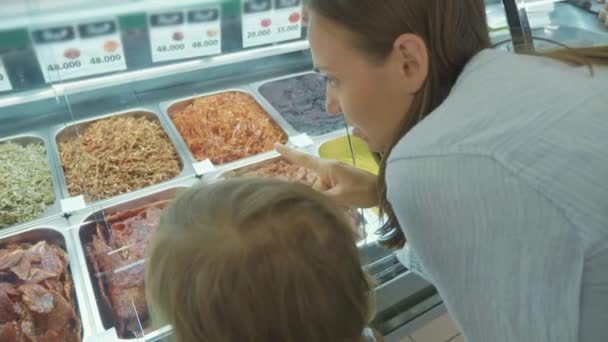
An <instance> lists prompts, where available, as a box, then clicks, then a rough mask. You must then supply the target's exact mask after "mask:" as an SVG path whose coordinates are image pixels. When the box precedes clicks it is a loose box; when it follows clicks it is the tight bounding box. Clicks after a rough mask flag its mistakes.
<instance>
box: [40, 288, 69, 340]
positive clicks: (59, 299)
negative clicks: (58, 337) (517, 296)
mask: <svg viewBox="0 0 608 342" xmlns="http://www.w3.org/2000/svg"><path fill="white" fill-rule="evenodd" d="M50 295H51V298H53V302H54V303H55V305H54V309H53V310H51V311H50V312H47V313H44V314H35V315H34V322H35V323H36V327H37V328H38V329H41V330H42V331H49V330H55V331H64V330H66V328H67V327H68V326H69V323H70V320H72V319H73V318H74V317H76V313H75V312H74V309H73V307H72V305H71V304H70V303H69V302H68V301H67V300H66V299H65V298H63V296H62V295H61V294H60V293H57V292H53V293H52V294H50ZM66 331H67V330H66Z"/></svg>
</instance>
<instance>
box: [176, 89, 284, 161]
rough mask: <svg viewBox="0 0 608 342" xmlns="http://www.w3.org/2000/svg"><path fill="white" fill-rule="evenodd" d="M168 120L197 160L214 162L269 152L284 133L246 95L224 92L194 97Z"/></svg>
mask: <svg viewBox="0 0 608 342" xmlns="http://www.w3.org/2000/svg"><path fill="white" fill-rule="evenodd" d="M170 114H171V119H172V120H173V123H174V124H175V127H176V128H177V130H178V131H179V133H180V134H181V135H182V137H183V138H184V141H185V142H186V144H187V145H188V147H189V148H190V151H191V152H192V154H193V155H194V157H195V158H196V159H197V160H204V159H209V160H211V162H213V163H214V164H216V165H219V164H225V163H229V162H232V161H235V160H238V159H242V158H246V157H249V156H253V155H256V154H259V153H263V152H267V151H271V150H272V149H273V147H274V144H275V143H285V142H286V141H287V136H286V135H285V133H284V132H283V131H282V130H281V129H280V128H279V127H278V126H277V125H276V123H274V122H273V121H272V119H271V118H270V117H269V116H268V114H267V113H266V112H265V111H264V109H262V107H261V106H260V105H259V104H258V103H257V102H256V101H255V100H254V99H253V98H252V97H251V96H249V95H247V94H244V93H241V92H236V91H235V92H227V93H221V94H217V95H210V96H205V97H200V98H197V99H194V100H193V101H192V103H191V104H190V105H188V106H187V107H186V108H184V109H182V110H179V111H174V112H172V113H170Z"/></svg>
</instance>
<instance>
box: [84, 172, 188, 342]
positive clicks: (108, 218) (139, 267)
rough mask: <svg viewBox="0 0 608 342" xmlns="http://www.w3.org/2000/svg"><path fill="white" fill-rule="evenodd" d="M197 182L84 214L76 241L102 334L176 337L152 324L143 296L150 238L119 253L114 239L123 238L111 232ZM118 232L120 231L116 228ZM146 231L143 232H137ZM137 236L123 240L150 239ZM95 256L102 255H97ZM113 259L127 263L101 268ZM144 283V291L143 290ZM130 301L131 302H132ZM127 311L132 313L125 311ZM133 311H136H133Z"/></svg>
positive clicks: (152, 337) (122, 336)
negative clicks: (99, 245)
mask: <svg viewBox="0 0 608 342" xmlns="http://www.w3.org/2000/svg"><path fill="white" fill-rule="evenodd" d="M195 182H196V180H189V181H187V182H183V183H181V184H182V185H181V186H176V187H168V188H166V189H164V190H162V191H160V192H157V193H153V194H150V195H147V196H144V197H140V198H137V199H135V200H131V201H126V202H123V203H120V204H117V205H113V206H109V207H106V208H104V209H101V210H98V211H90V212H88V213H84V214H82V218H77V219H76V220H78V221H79V222H81V224H80V228H79V229H78V231H77V233H76V234H75V236H76V239H79V240H80V244H79V246H78V247H77V250H78V251H77V252H78V255H79V257H80V258H81V259H82V260H83V262H82V263H83V265H86V266H85V267H86V269H87V271H88V276H86V277H84V278H85V279H84V284H85V289H86V292H87V295H88V297H89V298H91V300H90V302H91V303H90V306H91V310H92V311H93V318H94V321H95V326H96V329H97V331H98V332H100V331H105V330H108V329H112V328H115V329H116V331H117V333H118V338H119V339H121V340H133V339H138V338H142V337H144V334H145V339H146V340H150V339H156V338H159V337H161V336H165V335H167V334H169V333H170V329H169V328H168V327H165V328H163V329H160V330H153V328H152V326H151V324H150V321H149V317H148V312H147V306H146V304H145V296H144V291H143V289H144V287H143V270H144V259H143V258H141V259H140V258H139V256H140V255H142V251H144V252H145V246H146V240H145V238H144V239H142V240H141V242H138V243H133V244H129V245H124V246H120V247H119V248H114V247H118V246H110V244H111V239H110V235H111V234H117V233H116V230H113V228H111V224H110V223H109V222H111V223H112V224H115V223H117V222H125V221H126V219H127V218H128V217H131V218H133V217H135V216H137V214H138V213H142V211H141V210H138V209H140V208H143V207H148V206H154V205H155V204H158V203H164V202H167V201H170V200H171V199H172V198H173V197H174V196H175V195H176V193H177V192H178V191H180V190H183V189H186V188H188V187H189V186H191V185H193V184H195ZM117 214H118V215H121V216H123V217H122V218H121V219H118V220H114V218H115V217H116V216H118V215H117ZM113 216H114V217H113ZM146 219H148V218H146ZM150 222H151V221H150ZM149 227H151V226H149ZM115 228H116V226H114V229H115ZM126 229H128V228H125V230H126ZM133 231H134V230H133ZM141 232H142V231H138V232H137V233H141ZM137 233H133V234H132V235H128V234H125V235H122V236H129V237H130V238H132V239H138V238H139V237H141V236H147V235H138V234H137ZM100 238H101V241H104V242H105V243H107V246H108V247H110V249H108V253H107V256H101V255H100V254H98V252H99V249H95V248H93V243H94V240H95V239H97V241H98V242H99V241H100V240H99V239H100ZM114 238H116V239H115V240H112V241H118V240H120V241H127V239H118V238H117V237H116V236H114ZM138 241H139V240H138ZM142 249H143V250H142ZM90 252H94V253H97V254H96V255H92V254H91V253H90ZM123 256H124V258H123ZM94 257H96V260H94V259H93V258H94ZM100 257H101V258H100ZM108 257H110V258H113V259H112V260H124V263H123V264H118V263H116V264H113V265H116V266H117V267H115V268H107V267H100V266H102V265H107V263H105V264H104V263H102V262H101V261H100V260H108V259H103V258H108ZM127 278H130V279H127ZM125 284H126V285H125ZM140 284H141V286H139V285H140ZM123 285H124V286H123ZM121 286H122V287H121ZM112 289H120V290H121V291H120V292H116V293H115V294H114V295H113V294H112ZM142 296H144V297H142ZM127 298H131V300H128V299H127ZM119 300H122V301H127V302H128V305H126V306H125V305H123V304H122V302H120V301H119ZM125 308H126V309H127V310H124V309H125ZM131 308H132V309H133V310H132V311H131Z"/></svg>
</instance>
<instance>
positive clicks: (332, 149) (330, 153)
mask: <svg viewBox="0 0 608 342" xmlns="http://www.w3.org/2000/svg"><path fill="white" fill-rule="evenodd" d="M351 141H352V143H353V151H354V152H355V162H356V163H357V167H358V168H360V169H362V170H365V171H367V172H371V173H373V174H375V175H377V174H378V170H379V168H378V163H376V159H374V157H373V156H372V154H371V153H370V152H369V149H368V148H367V144H366V143H365V142H364V141H363V140H361V139H359V138H357V137H355V136H351ZM319 156H321V158H325V159H334V160H338V161H341V162H343V163H346V164H348V165H353V158H352V156H351V154H350V146H349V144H348V137H347V136H343V137H341V138H337V139H334V140H330V141H328V142H326V143H323V144H322V145H321V147H319ZM372 211H373V212H374V213H376V214H379V213H380V211H379V210H378V208H372Z"/></svg>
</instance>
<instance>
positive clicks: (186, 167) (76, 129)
mask: <svg viewBox="0 0 608 342" xmlns="http://www.w3.org/2000/svg"><path fill="white" fill-rule="evenodd" d="M120 115H130V116H135V117H146V118H148V119H150V120H156V121H157V122H158V123H159V124H160V125H161V127H162V128H163V130H164V132H165V134H166V135H167V138H168V139H169V141H170V142H171V143H172V145H173V147H174V148H175V150H176V153H177V155H178V158H179V161H180V164H181V172H180V174H178V175H177V176H176V177H174V178H173V179H169V180H166V181H163V182H161V183H157V184H154V185H151V186H147V187H144V188H142V189H138V190H134V191H131V192H127V193H124V194H120V195H116V196H113V197H109V198H106V199H102V200H99V201H94V202H91V203H87V206H95V205H106V204H109V203H114V202H116V201H117V200H118V201H119V200H120V199H121V198H125V197H126V196H128V195H130V194H134V195H144V194H146V193H147V192H148V190H152V189H154V188H155V187H158V186H159V185H162V184H165V183H168V182H171V181H174V180H178V179H184V178H188V177H193V176H194V170H193V169H192V167H191V164H188V163H186V162H185V160H186V157H185V156H184V149H183V147H181V146H180V143H179V141H176V137H175V136H174V135H173V134H172V133H171V132H170V130H169V129H168V128H167V126H166V122H165V121H164V120H163V119H162V116H161V115H160V114H159V113H158V112H157V110H156V109H155V108H151V107H138V108H134V109H131V110H129V111H123V112H119V113H111V114H106V115H101V116H97V117H94V118H91V119H86V120H82V121H75V122H72V123H70V124H69V125H67V126H66V125H59V126H57V127H55V128H54V132H55V135H54V137H55V138H54V139H53V147H54V150H55V153H56V154H57V161H58V165H59V169H58V174H59V188H60V190H61V195H62V198H64V199H65V198H69V197H71V194H70V193H69V191H68V187H67V181H66V178H65V173H64V171H63V166H62V165H61V160H60V157H59V153H60V151H59V141H63V140H67V139H73V138H75V137H77V136H78V135H79V134H80V132H83V131H84V130H85V129H86V128H87V127H88V126H90V125H91V124H93V123H95V122H98V121H100V120H103V119H107V118H110V117H114V116H120Z"/></svg>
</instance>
